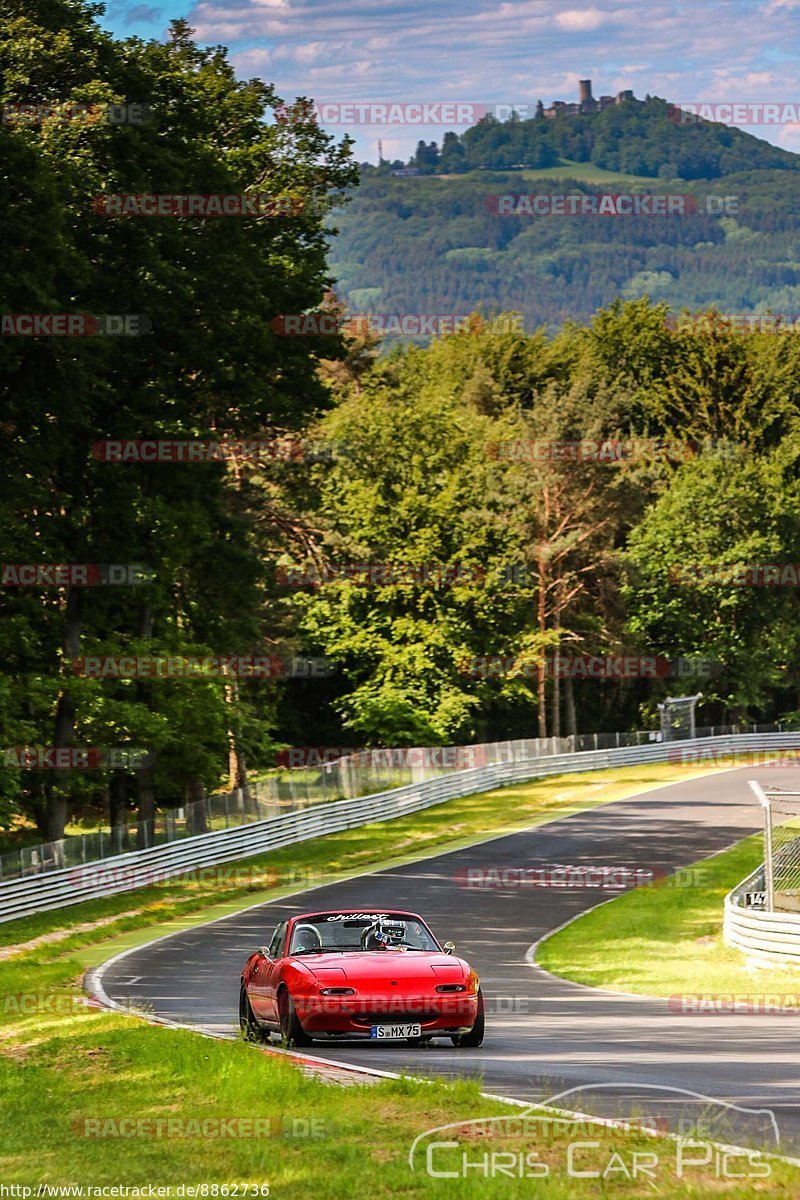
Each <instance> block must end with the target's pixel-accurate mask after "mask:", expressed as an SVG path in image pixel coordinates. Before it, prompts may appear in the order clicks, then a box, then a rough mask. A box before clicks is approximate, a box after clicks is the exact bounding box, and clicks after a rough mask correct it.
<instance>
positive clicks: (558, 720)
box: [551, 650, 561, 738]
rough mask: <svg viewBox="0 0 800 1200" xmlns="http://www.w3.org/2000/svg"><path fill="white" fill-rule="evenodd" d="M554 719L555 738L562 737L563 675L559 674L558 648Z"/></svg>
mask: <svg viewBox="0 0 800 1200" xmlns="http://www.w3.org/2000/svg"><path fill="white" fill-rule="evenodd" d="M551 703H552V713H553V715H552V720H551V732H552V734H553V737H554V738H560V737H561V677H560V676H559V654H558V650H557V652H555V654H554V655H553V692H552V696H551Z"/></svg>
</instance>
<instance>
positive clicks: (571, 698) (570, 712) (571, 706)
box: [564, 676, 578, 737]
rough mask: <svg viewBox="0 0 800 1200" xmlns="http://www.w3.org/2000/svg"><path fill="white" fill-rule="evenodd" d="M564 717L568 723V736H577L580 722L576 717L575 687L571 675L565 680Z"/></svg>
mask: <svg viewBox="0 0 800 1200" xmlns="http://www.w3.org/2000/svg"><path fill="white" fill-rule="evenodd" d="M564 718H565V720H566V724H567V737H577V736H578V722H577V720H576V718H575V688H574V686H573V683H572V679H571V678H570V677H569V676H567V678H566V679H565V680H564Z"/></svg>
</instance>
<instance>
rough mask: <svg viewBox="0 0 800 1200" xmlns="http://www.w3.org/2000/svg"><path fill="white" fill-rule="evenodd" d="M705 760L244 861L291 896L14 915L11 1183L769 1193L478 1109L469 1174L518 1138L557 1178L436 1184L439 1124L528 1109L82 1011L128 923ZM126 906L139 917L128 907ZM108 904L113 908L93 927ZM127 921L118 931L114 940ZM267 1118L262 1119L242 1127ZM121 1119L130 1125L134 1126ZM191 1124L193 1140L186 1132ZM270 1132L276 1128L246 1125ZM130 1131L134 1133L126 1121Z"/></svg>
mask: <svg viewBox="0 0 800 1200" xmlns="http://www.w3.org/2000/svg"><path fill="white" fill-rule="evenodd" d="M697 773H698V772H697V771H696V769H693V768H688V767H686V768H679V767H675V766H670V765H666V764H665V765H663V766H646V767H637V768H627V769H625V770H615V771H604V772H593V773H592V774H588V773H587V774H580V775H573V776H561V777H558V778H554V779H548V780H540V781H538V782H536V783H531V784H525V785H521V786H519V787H515V788H509V789H504V790H502V791H499V792H495V793H489V794H485V795H482V796H470V797H464V798H463V799H461V800H455V801H451V802H449V803H448V804H446V805H442V806H441V807H437V808H434V809H430V810H428V811H426V812H423V813H417V814H412V815H411V816H409V817H407V818H403V819H401V820H397V821H392V822H385V823H382V824H378V825H374V826H370V827H367V828H364V829H357V830H350V831H348V832H347V833H343V834H337V835H333V836H329V837H326V838H320V839H317V840H316V841H315V842H306V843H302V844H300V845H297V846H293V847H289V848H287V849H286V850H282V851H278V852H276V853H274V854H270V855H264V856H260V857H259V858H257V859H252V860H246V862H245V863H240V864H237V865H238V866H240V867H241V866H245V867H247V869H249V868H250V867H253V866H256V867H257V868H258V869H259V870H261V871H262V872H263V879H262V884H263V881H264V880H267V879H268V880H270V881H271V882H272V884H273V889H272V891H271V892H270V891H262V892H258V893H257V892H254V891H252V890H249V889H248V888H238V889H237V888H235V887H234V888H231V889H229V893H228V894H226V896H225V903H224V904H220V903H217V904H216V906H215V907H212V908H209V903H210V902H211V901H219V900H220V891H221V889H220V886H219V884H218V883H217V884H210V885H209V884H208V883H205V884H202V883H199V882H195V883H194V884H190V883H183V884H175V883H173V884H170V885H166V886H164V887H163V888H149V889H143V890H141V891H138V892H135V893H130V894H128V895H126V896H122V897H109V898H108V899H107V900H105V901H102V902H95V903H92V904H82V905H78V906H75V907H74V908H72V909H68V910H66V911H64V910H62V911H61V912H56V913H51V914H43V915H42V916H40V917H38V918H36V920H31V921H24V922H14V923H13V924H8V925H4V926H2V927H0V932H2V936H3V939H4V941H5V943H6V946H7V949H6V954H7V955H10V956H9V957H6V958H5V960H3V961H0V996H2V1008H3V1021H2V1030H0V1114H2V1115H0V1182H2V1183H3V1184H5V1185H9V1184H20V1185H25V1186H33V1187H34V1188H35V1187H36V1185H38V1184H40V1183H48V1184H53V1185H70V1184H82V1185H84V1186H86V1185H91V1186H96V1187H97V1186H115V1185H122V1186H142V1185H147V1184H153V1185H155V1186H157V1187H164V1188H168V1189H170V1191H169V1192H166V1193H164V1194H166V1195H171V1196H174V1197H176V1198H177V1197H179V1196H180V1192H179V1191H178V1190H177V1189H178V1188H179V1186H180V1185H181V1184H184V1185H186V1184H195V1185H197V1184H203V1185H207V1191H206V1193H205V1195H206V1196H210V1197H213V1196H214V1195H215V1194H216V1195H221V1190H220V1186H219V1185H230V1188H231V1190H230V1192H229V1194H233V1187H234V1186H236V1185H238V1186H239V1191H238V1195H239V1196H243V1195H244V1194H245V1193H244V1191H243V1188H244V1185H259V1186H262V1185H264V1184H268V1185H269V1188H270V1195H271V1196H272V1197H275V1198H284V1197H285V1198H286V1200H307V1198H311V1197H314V1198H315V1200H341V1198H342V1197H347V1198H348V1200H361V1198H364V1200H367V1198H368V1200H396V1198H403V1200H413V1198H414V1197H428V1196H435V1197H437V1198H439V1197H441V1198H443V1200H450V1198H453V1200H456V1198H458V1200H478V1198H479V1197H485V1196H495V1195H496V1196H498V1197H508V1198H509V1200H516V1198H517V1197H530V1196H531V1195H533V1194H534V1191H535V1194H536V1195H537V1196H541V1197H545V1198H546V1200H567V1197H570V1198H572V1197H574V1198H575V1200H583V1198H584V1197H594V1196H597V1195H598V1194H602V1195H613V1196H615V1197H617V1196H618V1197H620V1200H628V1197H630V1198H631V1200H633V1198H638V1197H646V1196H647V1197H649V1196H653V1195H657V1196H659V1197H664V1198H666V1200H671V1198H673V1197H674V1198H676V1200H677V1197H703V1196H715V1197H716V1196H724V1197H730V1198H731V1200H745V1198H750V1197H752V1196H753V1195H754V1191H753V1184H751V1183H750V1182H748V1181H747V1180H746V1179H745V1180H742V1179H730V1180H725V1179H722V1180H720V1179H717V1178H716V1177H715V1176H714V1174H713V1172H712V1170H711V1168H706V1169H703V1168H698V1169H697V1170H695V1171H694V1172H692V1173H691V1174H690V1175H689V1176H688V1177H685V1178H683V1179H677V1178H676V1173H675V1154H676V1149H675V1146H674V1144H672V1143H670V1142H667V1141H665V1140H663V1139H653V1138H650V1137H648V1136H647V1135H645V1134H643V1133H641V1132H638V1131H631V1132H624V1133H623V1132H620V1131H613V1132H612V1131H603V1130H602V1129H601V1128H599V1127H597V1126H591V1127H590V1128H589V1129H587V1127H586V1126H585V1125H583V1126H579V1127H578V1128H577V1129H573V1130H570V1129H569V1128H568V1127H565V1126H564V1125H561V1124H559V1125H554V1124H552V1123H550V1124H547V1125H544V1126H542V1125H541V1123H540V1122H538V1121H537V1122H535V1123H533V1125H532V1126H531V1125H529V1126H528V1131H527V1136H526V1137H525V1138H524V1139H520V1138H519V1136H517V1137H513V1136H511V1133H510V1131H507V1132H506V1135H505V1136H494V1137H489V1136H488V1135H487V1134H486V1133H485V1131H483V1132H481V1131H480V1130H476V1129H475V1128H474V1127H472V1126H468V1125H466V1124H465V1125H464V1126H463V1127H462V1128H461V1129H460V1130H459V1131H458V1133H457V1134H456V1136H455V1138H454V1137H453V1135H452V1134H448V1135H447V1137H448V1140H456V1141H457V1142H458V1148H457V1149H451V1150H443V1151H441V1152H440V1153H439V1154H438V1156H437V1158H436V1162H435V1165H436V1167H437V1168H438V1169H440V1170H441V1169H448V1170H450V1169H456V1168H457V1166H458V1165H459V1161H460V1156H461V1154H462V1153H467V1155H468V1158H469V1160H470V1161H483V1155H484V1154H485V1153H498V1152H501V1151H503V1152H506V1153H507V1154H512V1155H514V1161H515V1162H518V1161H520V1160H519V1159H518V1158H517V1157H516V1156H518V1155H520V1154H527V1153H531V1152H533V1151H534V1150H535V1151H537V1152H538V1153H539V1155H540V1161H541V1162H544V1163H545V1164H546V1165H547V1168H548V1172H549V1173H548V1176H547V1178H544V1179H531V1178H524V1177H523V1178H519V1177H514V1178H512V1177H509V1176H508V1175H498V1176H497V1177H495V1178H494V1179H493V1180H492V1179H488V1180H487V1179H486V1178H485V1177H484V1176H483V1175H482V1173H481V1172H480V1171H477V1170H472V1171H469V1172H468V1173H467V1177H466V1178H455V1179H450V1178H448V1179H439V1178H437V1179H433V1178H431V1177H430V1176H428V1175H427V1174H426V1173H425V1171H424V1166H422V1165H421V1166H419V1167H418V1169H417V1170H416V1171H413V1172H412V1171H411V1169H410V1167H409V1165H408V1152H409V1149H410V1147H411V1144H412V1142H413V1141H414V1139H415V1138H417V1137H418V1136H419V1135H420V1134H422V1133H423V1132H424V1131H425V1130H428V1129H431V1128H433V1127H436V1126H439V1125H445V1124H448V1123H449V1122H453V1121H459V1122H468V1121H472V1120H474V1119H475V1118H479V1117H488V1116H489V1115H491V1114H502V1113H505V1114H508V1113H509V1112H511V1115H512V1116H515V1115H517V1112H518V1110H509V1109H508V1108H507V1107H505V1106H503V1105H502V1104H501V1103H499V1102H497V1101H490V1100H487V1099H485V1098H483V1097H481V1096H480V1094H479V1092H480V1083H479V1081H478V1079H477V1078H474V1079H472V1080H469V1079H467V1080H462V1081H459V1082H457V1083H455V1084H448V1083H446V1082H441V1081H436V1082H419V1081H414V1080H409V1079H406V1078H403V1079H399V1080H385V1081H384V1080H382V1081H380V1082H379V1083H377V1084H373V1085H370V1086H368V1087H367V1086H360V1085H356V1086H351V1087H346V1088H342V1087H339V1086H335V1085H326V1084H324V1083H322V1082H320V1081H319V1080H318V1079H313V1078H308V1077H307V1076H304V1075H303V1074H301V1072H300V1071H299V1070H298V1069H297V1068H296V1067H295V1066H294V1065H292V1063H291V1062H290V1061H287V1060H286V1059H285V1058H283V1057H281V1056H278V1055H275V1054H270V1053H268V1052H260V1051H259V1050H258V1049H256V1048H254V1047H250V1046H247V1045H245V1044H243V1043H240V1042H218V1041H214V1040H212V1039H207V1038H202V1037H200V1036H198V1035H195V1034H191V1033H188V1032H184V1031H181V1030H173V1029H167V1028H161V1027H157V1026H153V1025H150V1024H148V1023H146V1022H143V1021H141V1020H140V1019H137V1018H135V1017H131V1016H126V1015H123V1014H120V1013H113V1012H106V1011H104V1010H98V1009H94V1008H86V1007H81V1006H80V1000H81V996H82V992H81V978H82V974H83V972H84V970H85V968H86V966H87V965H88V964H89V963H93V962H97V961H101V960H103V959H105V958H107V957H108V956H109V955H110V954H111V953H113V952H114V951H116V950H117V949H118V948H119V945H120V937H119V932H120V927H121V926H127V927H129V928H130V929H134V930H136V931H137V932H136V933H135V934H129V935H128V936H129V937H130V936H134V937H137V938H140V939H145V938H147V937H149V936H152V925H153V924H154V923H156V922H157V923H158V925H159V929H158V932H159V933H161V932H165V931H166V930H168V929H169V928H171V927H173V926H174V925H175V923H176V922H177V923H179V922H180V921H181V920H189V919H195V920H197V919H203V920H205V919H208V918H209V916H210V915H212V914H214V913H216V912H217V910H218V909H219V908H220V907H225V905H226V904H227V906H228V907H231V908H234V909H235V908H236V907H243V906H244V905H247V904H252V903H254V902H256V900H258V899H260V898H261V896H262V895H264V896H266V895H269V894H273V895H274V894H275V888H276V887H279V886H280V884H281V882H283V886H284V888H286V887H287V886H288V887H296V886H299V885H301V886H306V884H307V881H308V878H309V877H310V876H311V875H316V876H319V877H323V876H325V875H328V874H331V873H335V872H341V871H345V870H346V871H359V870H362V869H364V868H365V867H368V866H372V865H376V864H377V863H378V862H386V861H388V860H389V856H392V857H393V859H394V860H395V861H396V860H398V859H400V858H402V857H403V856H405V857H418V856H419V855H421V854H425V853H431V852H435V851H436V850H438V849H441V848H445V847H447V846H453V845H458V844H465V843H469V841H471V840H478V839H479V838H480V837H481V835H486V834H487V833H489V832H498V831H499V829H500V828H501V827H505V828H519V827H522V826H526V825H531V824H534V823H536V822H538V821H545V820H548V819H549V818H551V817H554V816H558V815H563V814H564V813H566V812H568V811H577V810H580V809H585V808H588V807H591V806H592V805H596V804H598V803H603V802H607V801H609V800H612V799H619V798H621V797H622V796H625V795H630V794H632V793H635V792H639V791H642V790H643V789H645V788H647V787H649V786H658V785H659V784H660V783H663V782H671V781H676V780H678V779H681V778H685V777H687V776H688V775H691V774H697ZM443 828H444V829H446V833H444V834H443V832H442V831H443ZM290 872H294V873H295V875H296V874H297V873H301V874H303V881H302V884H298V881H297V879H296V878H295V881H294V882H293V883H292V882H289V883H287V882H286V879H287V875H288V874H289V873H290ZM222 890H224V889H222ZM122 908H127V909H131V910H133V911H134V912H135V914H136V915H135V916H134V917H131V918H122V917H120V915H119V913H120V911H121V910H122ZM190 913H192V914H193V916H192V917H190V916H189V915H188V914H190ZM101 918H111V919H112V921H113V923H112V924H111V925H108V926H104V927H97V926H95V927H93V928H91V927H90V928H86V929H83V930H81V929H79V928H77V925H78V924H79V923H87V924H89V923H90V922H91V921H92V920H94V921H96V920H98V919H101ZM147 927H150V931H149V932H148V928H147ZM59 931H66V932H69V936H68V938H67V939H66V940H64V941H62V942H53V943H51V944H48V945H40V946H38V947H36V948H28V949H24V948H22V947H21V946H20V945H19V943H20V942H23V941H24V940H25V939H26V938H30V937H33V936H35V935H38V936H40V937H44V936H47V935H48V934H53V933H55V932H59ZM109 933H113V934H114V937H113V938H112V940H106V939H108V935H109ZM15 944H16V946H15V948H14V945H15ZM465 1065H466V1066H467V1067H468V1066H469V1059H468V1057H466V1056H465ZM424 1070H425V1056H424V1054H421V1055H420V1071H421V1072H424ZM168 1120H172V1121H173V1122H178V1123H180V1124H178V1125H177V1126H176V1125H174V1124H173V1126H172V1133H173V1136H163V1135H164V1134H165V1133H169V1132H170V1128H169V1126H165V1125H164V1124H163V1123H164V1122H166V1121H168ZM220 1120H224V1121H226V1122H227V1125H226V1126H224V1128H226V1129H227V1130H228V1135H227V1136H225V1137H219V1136H216V1137H215V1136H208V1135H209V1133H213V1132H214V1130H213V1126H212V1128H211V1129H210V1130H209V1129H208V1128H206V1129H205V1134H206V1136H199V1135H200V1134H201V1133H203V1124H202V1123H203V1122H206V1121H212V1122H214V1121H220ZM253 1120H257V1121H258V1122H259V1125H258V1126H253V1125H252V1124H250V1125H248V1124H245V1123H243V1122H252V1121H253ZM120 1121H126V1122H128V1124H127V1125H123V1126H120V1124H119V1122H120ZM87 1122H88V1124H87ZM158 1122H161V1123H162V1124H161V1128H160V1133H161V1135H162V1136H159V1124H158ZM176 1130H177V1132H180V1131H181V1130H183V1131H185V1133H186V1136H175V1133H176ZM231 1131H232V1132H231ZM255 1132H258V1133H259V1135H260V1136H246V1135H248V1134H253V1133H255ZM98 1133H100V1134H103V1135H104V1136H96V1135H97V1134H98ZM119 1134H126V1136H112V1135H119ZM89 1135H92V1136H89ZM589 1139H591V1140H592V1141H594V1142H596V1143H597V1145H596V1147H595V1148H593V1149H591V1150H587V1151H585V1152H582V1157H581V1160H580V1166H581V1168H582V1169H596V1170H599V1171H602V1170H603V1169H604V1168H605V1167H606V1166H607V1165H608V1164H609V1162H613V1164H614V1166H612V1171H613V1174H612V1175H610V1176H609V1177H608V1179H607V1180H605V1181H601V1180H598V1179H595V1178H588V1179H586V1178H580V1179H577V1178H572V1177H570V1176H569V1174H568V1173H567V1157H566V1155H567V1145H568V1143H569V1142H572V1141H575V1140H582V1141H585V1140H589ZM634 1152H638V1153H640V1154H645V1153H646V1154H651V1155H652V1154H655V1155H656V1156H657V1160H658V1165H657V1167H656V1171H657V1175H656V1184H655V1186H654V1181H653V1180H650V1179H648V1178H646V1177H639V1178H638V1179H635V1180H634V1179H632V1178H627V1179H626V1178H625V1175H624V1173H621V1171H620V1169H619V1166H618V1163H619V1162H620V1161H622V1162H624V1163H626V1164H627V1165H628V1168H630V1166H631V1164H632V1162H633V1159H632V1155H633V1154H634ZM613 1155H617V1156H618V1157H617V1158H616V1159H612V1156H613ZM489 1161H491V1160H489ZM505 1161H506V1162H508V1161H509V1160H508V1159H506V1160H505ZM740 1165H741V1164H740V1163H737V1167H738V1166H740ZM614 1167H616V1169H614ZM770 1170H771V1174H770V1177H769V1179H768V1180H766V1181H765V1183H763V1184H759V1187H760V1188H761V1192H762V1194H765V1193H766V1192H767V1191H769V1192H772V1191H773V1190H774V1191H775V1193H776V1194H778V1193H779V1192H781V1191H782V1192H783V1194H793V1191H795V1190H796V1187H797V1179H798V1173H797V1171H796V1169H795V1168H793V1167H791V1166H789V1165H787V1164H784V1163H781V1162H773V1163H771V1164H770ZM212 1186H217V1192H216V1193H214V1192H213V1191H212V1190H211V1188H212ZM34 1194H35V1192H34ZM250 1194H253V1193H252V1192H251V1193H250ZM184 1195H185V1193H184Z"/></svg>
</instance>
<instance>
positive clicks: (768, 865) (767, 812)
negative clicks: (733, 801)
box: [747, 779, 775, 912]
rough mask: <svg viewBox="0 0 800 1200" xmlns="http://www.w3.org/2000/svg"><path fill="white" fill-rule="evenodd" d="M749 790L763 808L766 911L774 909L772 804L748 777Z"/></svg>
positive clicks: (757, 785)
mask: <svg viewBox="0 0 800 1200" xmlns="http://www.w3.org/2000/svg"><path fill="white" fill-rule="evenodd" d="M747 782H748V784H749V787H750V790H751V792H752V793H753V795H754V796H755V797H756V799H757V800H758V802H759V804H760V805H761V807H762V808H763V810H764V892H765V896H764V899H765V901H766V910H767V912H774V911H775V881H774V877H773V870H772V805H771V804H770V801H769V797H768V796H767V794H766V793H765V791H764V789H763V788H762V786H761V784H760V783H759V782H758V781H757V780H755V779H748V781H747Z"/></svg>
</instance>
